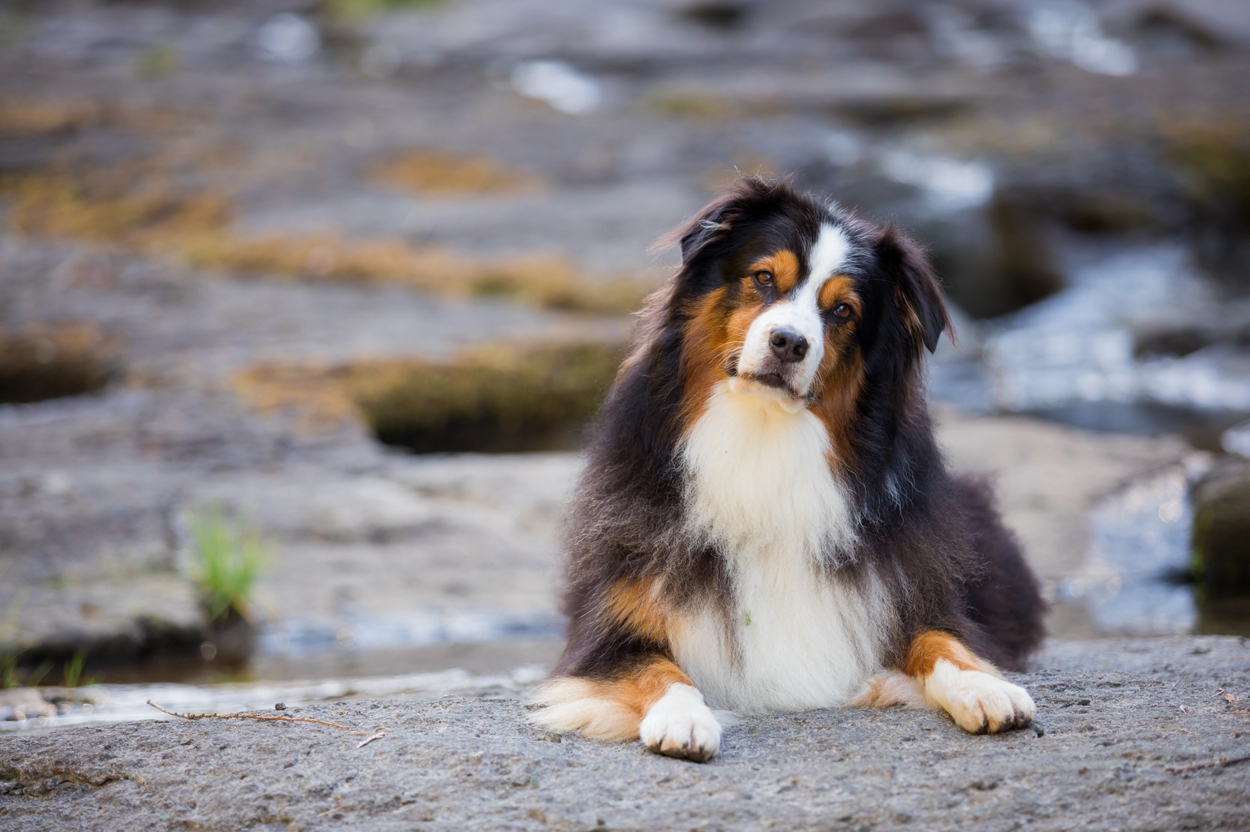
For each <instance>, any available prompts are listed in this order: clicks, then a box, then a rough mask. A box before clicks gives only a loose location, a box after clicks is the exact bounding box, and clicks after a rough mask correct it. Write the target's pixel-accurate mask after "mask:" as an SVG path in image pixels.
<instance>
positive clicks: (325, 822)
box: [0, 637, 1250, 832]
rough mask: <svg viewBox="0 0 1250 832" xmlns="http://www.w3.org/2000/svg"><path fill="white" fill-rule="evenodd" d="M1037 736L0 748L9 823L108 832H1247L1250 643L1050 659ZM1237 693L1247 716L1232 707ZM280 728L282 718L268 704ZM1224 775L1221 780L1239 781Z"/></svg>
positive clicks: (492, 699) (343, 708) (88, 736)
mask: <svg viewBox="0 0 1250 832" xmlns="http://www.w3.org/2000/svg"><path fill="white" fill-rule="evenodd" d="M1012 678H1013V680H1015V681H1018V682H1020V683H1021V684H1024V685H1025V686H1027V687H1028V688H1029V689H1030V691H1031V692H1032V694H1033V696H1034V697H1035V699H1036V700H1037V703H1038V706H1039V708H1038V718H1037V724H1038V726H1039V727H1040V728H1042V729H1044V733H1042V735H1041V736H1039V735H1038V734H1039V733H1040V732H1036V731H1033V730H1023V731H1016V732H1013V733H1010V734H1004V735H998V736H970V735H967V734H964V733H963V732H962V731H960V730H959V729H958V728H956V727H955V726H954V725H953V724H952V723H951V722H950V721H949V720H948V719H945V718H944V717H941V716H939V715H937V714H932V713H916V712H908V711H902V710H890V711H885V712H871V711H860V710H829V711H811V712H807V713H801V714H792V715H783V716H760V717H744V718H741V719H740V720H738V721H737V722H736V723H735V724H734V725H733V726H732V727H730V728H729V729H728V730H727V732H726V736H725V742H724V745H723V752H722V754H721V755H720V756H719V757H717V758H716V759H714V760H713V761H712V762H710V763H708V764H706V765H696V764H692V763H685V762H679V761H675V760H670V759H666V758H661V757H656V756H653V755H651V754H648V753H647V752H645V751H643V750H642V748H641V747H640V746H639V745H638V744H636V743H631V744H625V745H603V744H599V743H594V742H588V741H585V740H582V739H580V738H578V737H575V736H569V735H565V736H558V735H553V734H549V733H546V732H543V731H540V730H537V729H535V728H532V727H530V726H529V725H527V724H526V722H525V716H526V706H525V705H523V704H522V703H521V702H519V701H517V700H516V699H515V698H514V695H512V694H507V693H501V692H500V691H498V690H494V691H492V690H482V691H479V692H477V695H476V696H472V695H470V696H464V695H461V696H456V697H448V698H444V699H440V700H437V701H433V702H419V703H414V702H403V701H385V702H383V701H352V700H349V701H343V702H339V703H337V704H325V705H318V706H314V707H305V708H299V709H298V710H287V711H284V712H282V713H284V714H286V715H295V716H301V717H312V718H319V719H325V720H329V721H335V722H339V723H342V724H345V725H347V726H348V727H349V728H350V729H352V730H354V731H362V732H370V731H372V730H373V729H375V728H379V727H384V728H385V729H386V736H385V737H382V738H379V739H376V740H374V741H372V742H370V743H369V744H368V745H365V746H364V747H359V746H360V743H361V742H362V741H363V739H365V738H367V737H368V736H370V734H368V733H365V734H361V735H353V734H349V733H347V732H345V731H340V730H337V729H334V728H329V727H325V726H320V725H313V724H297V723H285V724H284V723H269V724H259V723H256V722H252V721H219V720H202V721H194V722H183V721H173V722H142V723H130V724H125V725H117V726H108V727H96V728H78V729H66V730H63V731H58V732H54V733H51V734H44V735H26V736H19V737H9V738H3V739H0V822H2V823H3V825H4V827H5V829H9V830H14V832H24V830H35V829H47V828H49V827H55V828H71V827H72V828H75V829H83V830H96V829H101V830H103V829H134V828H145V829H201V830H218V829H221V830H226V829H241V828H247V829H277V828H285V829H370V830H376V829H412V828H422V829H465V828H473V829H534V830H538V829H547V828H554V829H570V830H572V829H669V828H682V829H689V828H696V829H744V830H745V829H848V830H852V829H853V830H861V829H926V830H929V829H933V830H946V829H951V830H955V829H971V828H976V829H985V830H999V829H1003V830H1006V829H1018V828H1021V827H1025V826H1027V827H1028V828H1031V829H1055V830H1068V829H1074V828H1093V829H1123V828H1133V829H1229V830H1232V829H1247V828H1250V815H1247V813H1246V811H1245V801H1246V794H1247V793H1248V792H1250V763H1248V762H1244V761H1243V762H1232V761H1234V760H1238V759H1243V760H1244V758H1246V757H1247V755H1250V717H1248V716H1247V700H1250V643H1248V642H1247V641H1246V640H1245V639H1238V638H1231V637H1225V638H1217V637H1187V638H1170V639H1159V640H1121V641H1104V642H1086V643H1063V642H1059V643H1052V644H1050V645H1049V646H1048V647H1047V648H1046V650H1045V651H1044V652H1043V653H1042V654H1041V655H1040V657H1039V658H1038V659H1037V660H1036V662H1035V669H1034V670H1033V671H1032V672H1030V673H1026V674H1020V675H1016V676H1013V677H1012ZM1225 693H1228V694H1230V695H1231V696H1233V697H1234V698H1233V700H1232V701H1228V699H1227V698H1226V697H1225V696H1224V694H1225ZM266 713H267V714H268V715H275V714H277V713H278V712H276V711H268V712H266ZM1223 763H1227V765H1224V764H1223Z"/></svg>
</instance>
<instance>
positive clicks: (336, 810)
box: [317, 806, 344, 818]
mask: <svg viewBox="0 0 1250 832" xmlns="http://www.w3.org/2000/svg"><path fill="white" fill-rule="evenodd" d="M343 808H344V807H342V806H335V807H334V808H333V809H326V810H325V811H324V812H322V813H321V814H319V815H317V817H319V818H324V817H325V816H326V815H332V814H334V813H335V812H341V811H343Z"/></svg>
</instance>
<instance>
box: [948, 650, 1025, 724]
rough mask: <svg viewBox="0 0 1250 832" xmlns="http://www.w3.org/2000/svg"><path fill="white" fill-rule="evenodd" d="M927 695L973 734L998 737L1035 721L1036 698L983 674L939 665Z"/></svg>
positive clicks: (1021, 689) (1009, 684) (1006, 682)
mask: <svg viewBox="0 0 1250 832" xmlns="http://www.w3.org/2000/svg"><path fill="white" fill-rule="evenodd" d="M925 692H926V693H927V694H928V695H929V696H930V697H931V698H932V699H933V700H934V701H935V702H936V703H937V704H938V705H940V706H941V707H942V709H943V710H945V711H946V712H947V713H948V714H950V715H951V719H953V720H955V724H956V725H958V726H959V727H960V728H963V729H964V730H965V731H968V732H970V733H973V734H986V733H989V734H996V733H998V732H999V731H1008V730H1010V729H1012V728H1023V727H1025V726H1026V725H1028V724H1029V723H1030V722H1032V721H1033V713H1034V711H1035V710H1036V708H1035V706H1034V705H1033V698H1032V697H1031V696H1029V694H1028V691H1026V690H1025V689H1024V688H1022V687H1020V686H1019V685H1013V684H1012V683H1011V682H1008V681H1007V680H1005V679H1000V678H998V677H997V676H992V675H990V674H989V673H982V672H981V671H979V670H960V669H958V668H957V667H955V666H954V665H953V664H951V663H950V662H947V661H944V660H942V661H938V663H937V664H936V665H935V666H934V668H933V673H932V674H930V676H929V677H928V678H927V679H926V680H925Z"/></svg>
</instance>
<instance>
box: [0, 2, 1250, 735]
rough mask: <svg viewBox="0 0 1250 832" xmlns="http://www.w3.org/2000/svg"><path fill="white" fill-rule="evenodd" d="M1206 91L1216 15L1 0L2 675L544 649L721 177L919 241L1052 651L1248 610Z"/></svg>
mask: <svg viewBox="0 0 1250 832" xmlns="http://www.w3.org/2000/svg"><path fill="white" fill-rule="evenodd" d="M1247 78H1250V9H1248V8H1247V6H1246V4H1245V3H1244V2H1241V1H1240V0H1105V2H1088V3H1087V2H1076V0H1071V1H1069V0H1056V1H1055V2H1050V0H1041V1H1039V2H1029V1H1028V0H953V1H952V2H905V0H879V1H878V2H873V3H860V2H852V1H851V0H828V1H827V2H820V1H818V0H776V1H775V2H757V0H708V1H706V2H699V0H630V1H628V2H626V1H623V0H619V1H617V2H608V1H607V0H567V2H554V0H323V1H322V2H315V1H313V0H309V1H307V2H305V1H303V0H251V1H250V2H244V0H150V2H120V0H117V1H115V0H63V1H62V0H39V1H38V2H36V0H29V1H28V2H21V0H0V684H2V685H3V687H5V688H8V689H10V690H22V689H25V690H29V688H30V686H32V685H36V684H43V685H45V686H46V685H49V684H53V683H55V684H58V685H61V686H62V687H63V688H68V689H70V690H71V691H72V690H74V689H76V688H79V687H81V686H83V685H86V684H87V683H89V682H93V681H94V682H100V681H103V682H105V683H112V684H111V685H108V684H106V685H105V687H103V688H99V690H106V689H111V690H113V691H114V693H113V694H112V695H113V696H114V697H115V698H116V697H119V696H121V695H122V694H120V693H117V691H118V690H120V688H117V687H116V685H117V684H118V683H129V682H133V683H144V684H154V683H165V682H193V683H201V684H209V683H213V684H219V683H224V682H231V683H239V682H250V683H253V685H255V684H260V683H264V684H271V683H272V684H278V683H288V684H291V683H293V681H292V680H299V679H354V680H357V681H355V682H352V683H351V684H352V685H355V686H356V687H354V688H352V689H353V690H365V689H366V688H367V689H368V690H369V691H371V692H373V693H396V692H400V691H409V692H411V691H414V690H417V689H423V690H435V689H439V690H441V689H445V688H446V686H448V685H453V686H454V685H457V684H468V682H466V681H465V680H466V679H480V678H487V677H489V678H491V679H494V680H495V682H493V683H492V684H498V685H501V686H502V687H503V688H509V686H512V687H515V686H517V685H522V686H523V685H524V684H527V683H528V682H530V681H532V680H533V679H535V678H538V677H540V676H541V675H542V673H543V672H544V670H545V669H546V668H549V667H550V665H551V663H552V662H553V661H554V659H555V657H556V656H557V655H558V652H559V648H560V634H561V631H562V622H561V620H560V618H559V616H558V614H557V609H556V595H557V591H558V524H559V517H560V513H561V510H562V506H563V502H564V500H565V498H566V496H567V494H568V493H569V491H570V489H571V487H572V485H573V483H574V481H575V478H576V475H577V471H578V467H579V464H580V457H579V455H578V448H579V447H580V445H581V443H582V441H583V437H584V427H585V425H586V423H587V421H588V420H589V419H590V418H591V416H592V415H593V413H594V410H595V408H596V406H597V403H598V401H599V399H600V397H601V396H602V394H603V392H604V391H605V389H606V387H607V385H608V384H609V383H610V381H611V378H612V375H613V372H614V370H615V367H616V364H617V362H618V361H619V360H620V358H621V356H622V354H623V351H624V349H625V346H626V344H627V342H628V338H629V335H630V332H631V327H632V324H633V318H632V315H631V313H632V311H633V310H635V309H636V308H637V306H638V304H639V302H640V300H641V298H642V297H643V296H644V295H645V294H646V293H647V292H648V291H649V290H651V289H653V288H654V287H655V286H657V285H658V284H659V282H660V281H662V280H663V279H664V277H665V275H666V274H668V273H669V272H670V270H671V268H672V267H673V265H674V262H675V260H674V257H673V253H672V252H658V253H652V254H649V253H648V247H649V246H650V245H651V243H652V242H653V241H654V240H655V239H656V238H657V237H659V236H661V235H662V234H664V233H665V232H667V231H668V230H670V229H671V228H673V227H674V226H676V225H677V224H678V223H680V222H681V221H683V220H684V219H686V218H687V217H689V216H690V215H691V214H692V213H694V212H695V211H696V210H698V209H699V208H700V207H701V206H702V205H703V204H705V203H706V202H707V201H708V200H709V199H710V198H711V197H712V196H714V195H715V194H716V193H717V192H718V189H719V188H721V187H723V186H724V185H725V184H726V183H728V182H730V181H732V180H733V179H734V178H735V177H737V176H739V175H741V174H760V175H764V176H780V175H793V176H794V177H795V179H796V181H797V183H798V184H799V185H800V186H802V187H804V188H808V189H811V190H814V191H817V192H819V193H821V194H826V195H829V196H831V197H833V198H834V199H836V200H838V201H839V202H841V203H842V204H843V205H846V206H848V207H851V208H853V209H855V210H857V211H859V212H861V213H863V214H864V215H866V216H868V217H870V218H873V219H875V220H878V221H880V222H891V221H893V222H896V223H898V224H899V225H900V226H902V227H904V228H906V229H908V230H910V232H911V233H912V234H913V235H914V236H915V237H916V238H917V239H919V240H920V241H921V242H923V243H924V245H925V246H926V247H927V248H928V250H929V252H930V254H931V256H932V258H933V260H934V262H935V264H936V265H937V267H938V270H939V272H940V273H941V276H942V278H943V280H944V282H945V286H946V290H947V293H948V298H949V300H950V302H951V304H952V307H953V312H954V315H955V319H956V322H957V328H958V346H956V345H955V344H952V343H950V342H943V345H942V347H941V349H939V351H938V354H937V356H936V357H935V360H934V362H933V366H932V372H931V377H930V394H931V398H932V400H933V402H934V405H935V407H936V408H937V411H938V416H939V421H940V423H941V431H940V437H941V441H942V443H943V445H944V447H945V448H946V450H947V452H948V454H949V456H950V458H951V460H952V462H953V463H954V464H955V465H956V466H957V467H959V468H962V469H966V470H978V471H985V472H990V473H992V474H994V475H995V476H996V477H997V480H998V483H999V491H1000V495H1001V499H1002V504H1003V509H1004V511H1005V513H1006V515H1007V517H1008V521H1009V522H1010V523H1011V524H1012V525H1013V526H1014V527H1015V528H1016V530H1017V531H1018V533H1019V535H1020V537H1021V538H1022V540H1023V542H1024V544H1025V546H1026V549H1027V551H1028V554H1029V557H1030V560H1031V561H1032V563H1033V564H1034V566H1035V568H1036V569H1037V570H1038V571H1039V573H1040V574H1041V575H1042V576H1043V578H1044V580H1045V584H1046V591H1047V594H1048V596H1049V597H1050V598H1051V599H1052V600H1053V601H1054V608H1053V611H1052V615H1051V618H1050V626H1051V632H1052V634H1053V635H1055V636H1058V637H1062V638H1091V637H1097V636H1102V635H1157V634H1172V633H1185V632H1214V633H1243V634H1250V623H1248V622H1250V601H1248V600H1247V594H1246V593H1248V592H1250V566H1247V564H1248V563H1250V554H1248V553H1247V550H1246V545H1247V544H1246V541H1247V540H1250V474H1248V473H1247V468H1246V462H1245V456H1246V455H1250V422H1248V421H1247V419H1250V95H1248V94H1247V82H1246V79H1247ZM414 674H415V675H414ZM483 674H485V676H484V675H483ZM370 679H372V680H373V681H372V682H368V681H367V680H370ZM387 679H389V680H391V681H389V682H388V681H386V680H387ZM361 680H365V681H361ZM396 680H398V681H396ZM370 685H371V687H370ZM423 685H424V686H425V687H424V688H423V687H422V686H423ZM440 685H442V686H443V687H441V688H440V687H439V686H440ZM228 687H229V686H227V688H228ZM349 687H350V685H349ZM227 688H221V687H219V688H217V689H219V690H225V689H227ZM236 688H237V685H236ZM236 688H229V689H231V690H234V689H236ZM346 689H347V688H344V687H341V686H340V687H339V688H320V689H318V690H321V692H322V694H325V695H339V694H340V693H342V692H343V691H344V690H346ZM509 689H511V688H509ZM266 690H268V689H266ZM309 690H311V688H310V689H309ZM326 691H330V692H329V693H326ZM265 695H268V694H265ZM289 695H290V696H293V697H294V696H296V695H295V694H289ZM307 695H308V696H312V695H313V694H311V693H310V694H307ZM317 695H321V694H317ZM93 696H95V697H96V698H95V700H93V699H92V697H91V696H86V695H83V696H77V697H70V698H69V699H64V698H63V699H62V700H58V701H59V702H60V704H59V705H58V704H57V703H56V702H53V703H52V704H51V705H49V704H48V701H43V700H41V701H43V704H38V703H36V704H33V705H32V704H30V702H31V701H33V700H29V699H27V700H20V701H19V700H16V699H10V700H4V699H0V727H3V726H8V727H15V726H19V725H25V724H28V723H29V722H30V720H29V719H27V716H28V715H29V716H31V717H34V716H36V715H39V718H40V719H45V721H46V720H47V719H53V720H56V719H61V720H64V719H84V718H87V717H86V716H84V713H85V712H84V710H83V709H84V708H86V709H87V712H88V713H89V711H90V709H91V707H92V705H91V702H92V701H95V702H96V703H97V705H99V703H100V702H102V701H103V700H102V699H101V698H100V697H104V698H105V699H107V696H105V694H93ZM45 699H46V697H45ZM49 701H50V700H49ZM118 701H120V700H118ZM197 701H199V700H197ZM5 702H8V704H5ZM23 702H26V703H27V704H22V703H23ZM15 703H16V704H15ZM100 707H103V706H100ZM49 708H50V710H49ZM6 709H7V710H6Z"/></svg>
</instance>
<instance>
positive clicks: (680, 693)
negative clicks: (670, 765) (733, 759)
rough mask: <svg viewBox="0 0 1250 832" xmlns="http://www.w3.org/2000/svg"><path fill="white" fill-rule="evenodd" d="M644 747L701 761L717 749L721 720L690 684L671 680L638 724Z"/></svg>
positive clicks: (712, 754) (657, 752)
mask: <svg viewBox="0 0 1250 832" xmlns="http://www.w3.org/2000/svg"><path fill="white" fill-rule="evenodd" d="M638 733H639V735H640V736H641V737H642V742H643V744H644V745H645V746H647V750H649V751H654V752H655V753H656V754H663V755H665V756H666V757H680V758H682V759H685V760H694V761H695V762H696V763H702V762H705V761H707V760H710V759H712V757H714V756H715V755H716V752H717V751H719V750H720V723H718V722H717V721H716V717H714V716H712V711H711V709H710V708H708V706H707V705H706V704H704V702H703V694H701V693H699V691H697V690H695V689H694V688H692V687H690V685H681V684H673V685H669V687H668V690H667V691H666V692H665V693H664V695H663V696H662V697H660V699H659V700H658V701H657V702H656V703H655V704H654V705H652V706H651V710H649V711H647V715H646V717H644V718H643V720H642V723H641V724H640V725H639V726H638Z"/></svg>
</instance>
